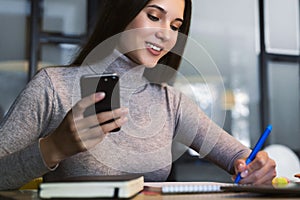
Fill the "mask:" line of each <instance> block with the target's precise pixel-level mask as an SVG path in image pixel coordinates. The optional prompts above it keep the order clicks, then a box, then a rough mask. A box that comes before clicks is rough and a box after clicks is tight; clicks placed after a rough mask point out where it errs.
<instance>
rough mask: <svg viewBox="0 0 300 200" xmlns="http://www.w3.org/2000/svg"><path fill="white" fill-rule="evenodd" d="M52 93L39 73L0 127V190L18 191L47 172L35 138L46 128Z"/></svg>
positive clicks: (19, 97) (46, 81) (51, 105)
mask: <svg viewBox="0 0 300 200" xmlns="http://www.w3.org/2000/svg"><path fill="white" fill-rule="evenodd" d="M53 97H54V91H53V89H52V86H51V82H50V80H49V77H48V76H47V73H46V71H45V70H41V71H40V72H39V73H38V74H37V75H36V76H35V77H34V78H33V79H32V81H31V82H30V83H29V84H27V86H26V87H25V89H24V90H23V91H22V92H21V93H20V95H19V96H18V97H17V99H16V100H15V102H14V103H13V105H12V107H11V108H10V110H9V111H8V113H7V114H6V116H5V118H4V119H3V121H2V122H1V125H0V138H1V140H0V169H1V170H0V177H1V178H0V190H6V189H17V188H18V187H20V186H22V185H23V184H25V183H27V182H29V181H30V180H32V179H33V178H36V177H40V176H42V175H43V174H45V173H47V172H48V171H49V169H48V168H47V167H46V166H45V165H44V162H43V159H42V156H41V154H40V150H39V144H38V139H39V138H41V137H42V136H44V135H46V134H48V132H47V131H49V129H48V128H47V126H48V124H49V120H51V115H52V110H53V107H54V106H55V103H54V102H55V101H54V100H53Z"/></svg>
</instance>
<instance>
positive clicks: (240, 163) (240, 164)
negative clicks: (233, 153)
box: [234, 159, 246, 174]
mask: <svg viewBox="0 0 300 200" xmlns="http://www.w3.org/2000/svg"><path fill="white" fill-rule="evenodd" d="M234 169H235V173H236V174H237V173H239V172H242V171H244V170H246V162H245V159H238V160H236V162H235V165H234Z"/></svg>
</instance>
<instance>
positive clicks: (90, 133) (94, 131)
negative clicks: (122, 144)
mask: <svg viewBox="0 0 300 200" xmlns="http://www.w3.org/2000/svg"><path fill="white" fill-rule="evenodd" d="M105 135H106V134H105V133H104V132H103V130H102V128H101V126H100V125H98V126H95V127H94V128H90V129H88V130H85V131H82V132H81V133H80V139H81V142H82V143H83V144H84V146H85V148H86V149H90V148H92V147H94V146H95V145H97V144H98V143H100V142H101V141H102V140H103V138H104V137H105Z"/></svg>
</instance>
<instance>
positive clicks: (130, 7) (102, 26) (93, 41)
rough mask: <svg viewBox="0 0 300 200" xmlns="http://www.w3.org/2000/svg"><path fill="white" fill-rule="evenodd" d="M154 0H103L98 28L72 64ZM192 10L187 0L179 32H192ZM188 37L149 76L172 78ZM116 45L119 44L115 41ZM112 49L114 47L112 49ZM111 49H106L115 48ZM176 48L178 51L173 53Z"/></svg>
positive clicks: (123, 27)
mask: <svg viewBox="0 0 300 200" xmlns="http://www.w3.org/2000/svg"><path fill="white" fill-rule="evenodd" d="M149 1H150V0H102V2H101V10H102V12H101V13H100V14H99V20H98V22H97V23H96V25H95V28H94V31H93V33H92V34H91V36H90V38H89V39H88V41H87V43H86V44H85V45H84V46H83V48H82V49H81V51H80V53H79V54H78V56H77V57H76V58H75V60H74V61H73V62H72V64H71V65H78V66H79V65H81V64H82V63H83V61H84V59H85V58H86V56H87V55H88V54H89V53H90V52H91V51H92V50H93V49H94V48H95V47H96V46H97V45H99V44H100V43H102V42H103V41H105V40H106V39H108V38H110V37H112V36H114V35H116V34H118V33H121V32H123V31H124V30H125V28H126V27H127V25H128V24H129V23H130V22H131V21H132V20H133V19H134V18H135V17H136V16H137V15H138V13H139V12H140V11H141V10H142V9H143V8H144V7H145V6H146V5H147V4H148V2H149ZM191 12H192V2H191V0H185V9H184V21H183V24H182V25H181V27H180V29H179V32H180V33H182V34H184V35H186V36H187V35H188V34H189V29H190V21H191ZM186 39H187V38H186V37H178V40H177V43H176V45H175V46H174V48H173V50H174V51H173V50H172V52H169V53H167V54H166V55H165V56H164V57H162V58H161V59H160V60H159V62H158V65H157V66H156V67H155V68H153V69H146V71H145V76H146V77H147V78H148V79H150V81H154V82H166V81H168V80H170V79H171V78H172V77H173V75H174V71H176V70H177V69H178V68H179V65H180V61H181V55H182V54H183V51H184V47H185V44H186ZM112 46H114V47H115V46H116V44H114V45H112ZM110 50H111V51H112V50H113V49H110ZM111 51H109V50H108V51H107V49H106V52H109V53H110V52H111ZM173 52H176V53H173ZM165 65H167V66H170V67H171V68H172V69H173V70H168V69H165V68H166V67H164V66H165Z"/></svg>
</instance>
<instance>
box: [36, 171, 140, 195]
mask: <svg viewBox="0 0 300 200" xmlns="http://www.w3.org/2000/svg"><path fill="white" fill-rule="evenodd" d="M143 187H144V177H143V176H141V175H138V174H128V175H115V176H80V177H72V178H68V179H64V180H61V181H55V182H44V183H41V184H40V186H39V197H40V198H42V199H50V198H130V197H133V196H134V195H136V194H138V193H139V192H140V191H141V190H143Z"/></svg>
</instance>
